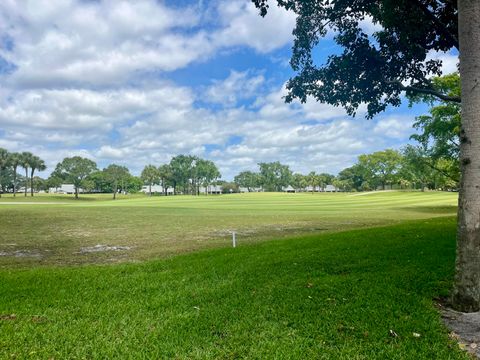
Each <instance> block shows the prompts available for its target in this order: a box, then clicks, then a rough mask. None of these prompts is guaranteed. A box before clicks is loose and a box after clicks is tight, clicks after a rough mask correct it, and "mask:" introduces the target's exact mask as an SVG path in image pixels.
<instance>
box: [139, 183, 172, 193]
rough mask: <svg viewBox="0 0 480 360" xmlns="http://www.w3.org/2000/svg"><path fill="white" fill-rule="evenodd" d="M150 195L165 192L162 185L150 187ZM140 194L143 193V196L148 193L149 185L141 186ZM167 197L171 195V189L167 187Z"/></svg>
mask: <svg viewBox="0 0 480 360" xmlns="http://www.w3.org/2000/svg"><path fill="white" fill-rule="evenodd" d="M151 191H152V194H164V193H165V190H164V188H163V186H162V185H152V188H151ZM140 192H143V193H145V194H149V193H150V185H144V186H142V190H140ZM167 195H173V188H171V187H167Z"/></svg>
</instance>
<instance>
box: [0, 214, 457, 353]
mask: <svg viewBox="0 0 480 360" xmlns="http://www.w3.org/2000/svg"><path fill="white" fill-rule="evenodd" d="M454 234H455V226H454V219H453V218H451V217H450V218H438V219H430V220H421V221H416V222H406V223H403V224H397V225H394V226H390V227H382V228H373V229H364V230H354V231H349V232H342V233H335V234H320V235H311V236H308V237H303V238H297V239H295V241H291V240H288V239H287V240H279V241H274V242H273V241H272V242H263V243H258V244H256V245H251V246H243V247H239V248H236V249H216V250H209V251H203V252H198V253H194V254H189V255H183V256H178V257H174V258H171V259H167V260H157V261H150V262H146V263H143V264H124V265H116V266H84V267H70V268H34V269H29V270H6V269H4V270H0V277H1V281H0V314H4V315H6V314H15V316H11V317H6V316H3V319H2V318H1V317H0V358H42V359H46V358H50V357H54V358H118V357H121V358H132V359H133V358H135V359H141V358H189V359H191V358H205V359H209V358H243V357H248V358H258V359H266V358H269V359H270V358H282V359H288V358H296V359H300V358H302V359H313V358H316V359H319V358H325V359H332V358H338V359H465V358H466V356H465V355H464V354H462V353H460V352H459V351H458V348H457V347H456V346H454V345H453V344H452V343H451V342H450V341H449V340H448V337H447V334H446V330H445V329H444V328H443V327H442V326H441V324H440V321H439V316H438V314H437V312H436V311H435V309H434V307H433V301H432V299H433V298H434V297H436V296H441V295H445V294H446V293H447V291H448V289H449V287H450V284H451V278H452V269H453V258H454V243H455V241H454ZM390 329H392V330H394V331H395V332H396V333H397V334H398V337H396V338H394V337H391V336H389V330H390ZM414 332H416V333H420V334H421V337H420V338H415V337H414V336H413V333H414Z"/></svg>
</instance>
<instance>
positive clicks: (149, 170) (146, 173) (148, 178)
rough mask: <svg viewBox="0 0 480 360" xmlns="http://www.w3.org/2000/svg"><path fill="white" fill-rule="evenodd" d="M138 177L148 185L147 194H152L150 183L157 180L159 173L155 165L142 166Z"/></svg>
mask: <svg viewBox="0 0 480 360" xmlns="http://www.w3.org/2000/svg"><path fill="white" fill-rule="evenodd" d="M140 178H141V179H142V180H143V181H144V182H145V183H146V184H148V186H149V189H148V194H149V195H150V196H152V185H153V184H154V183H156V182H158V181H159V179H160V173H159V171H158V169H157V167H156V166H154V165H147V166H145V167H144V168H143V170H142V174H141V175H140Z"/></svg>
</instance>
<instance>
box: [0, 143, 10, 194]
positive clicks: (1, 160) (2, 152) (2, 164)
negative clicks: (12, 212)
mask: <svg viewBox="0 0 480 360" xmlns="http://www.w3.org/2000/svg"><path fill="white" fill-rule="evenodd" d="M8 163H9V156H8V151H7V150H6V149H3V148H0V197H1V196H2V193H3V184H2V173H3V169H6V168H7V166H8Z"/></svg>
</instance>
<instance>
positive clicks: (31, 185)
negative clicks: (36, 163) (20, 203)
mask: <svg viewBox="0 0 480 360" xmlns="http://www.w3.org/2000/svg"><path fill="white" fill-rule="evenodd" d="M34 172H35V169H34V168H32V171H31V173H30V196H32V197H33V173H34Z"/></svg>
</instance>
